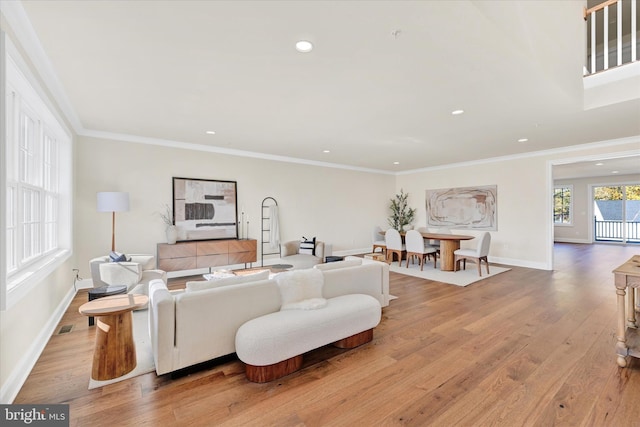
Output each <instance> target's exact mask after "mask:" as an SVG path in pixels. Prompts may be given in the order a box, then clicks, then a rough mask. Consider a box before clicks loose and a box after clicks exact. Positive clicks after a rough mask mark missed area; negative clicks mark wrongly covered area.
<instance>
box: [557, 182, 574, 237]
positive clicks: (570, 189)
mask: <svg viewBox="0 0 640 427" xmlns="http://www.w3.org/2000/svg"><path fill="white" fill-rule="evenodd" d="M559 189H561V190H568V192H569V214H568V215H567V216H568V221H567V222H556V191H557V190H559ZM563 194H564V192H563ZM573 194H574V192H573V185H572V184H560V185H554V186H553V203H552V204H553V225H554V227H570V226H572V225H573Z"/></svg>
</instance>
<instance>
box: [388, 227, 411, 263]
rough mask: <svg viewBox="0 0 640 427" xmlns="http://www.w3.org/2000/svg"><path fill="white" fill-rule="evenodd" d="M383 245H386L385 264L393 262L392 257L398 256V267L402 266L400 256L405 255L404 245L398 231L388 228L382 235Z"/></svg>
mask: <svg viewBox="0 0 640 427" xmlns="http://www.w3.org/2000/svg"><path fill="white" fill-rule="evenodd" d="M384 240H385V244H386V245H387V262H388V263H392V262H393V256H394V255H396V254H397V255H398V266H402V255H404V254H405V253H406V247H405V244H404V243H402V237H400V232H398V230H396V229H393V228H390V229H388V230H387V231H386V233H385V234H384Z"/></svg>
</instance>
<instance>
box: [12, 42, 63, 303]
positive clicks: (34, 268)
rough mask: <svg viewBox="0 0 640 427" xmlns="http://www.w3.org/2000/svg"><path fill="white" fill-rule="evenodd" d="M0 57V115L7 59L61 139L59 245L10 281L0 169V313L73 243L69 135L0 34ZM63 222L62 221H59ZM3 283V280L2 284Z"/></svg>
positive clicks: (59, 261) (51, 268) (50, 270)
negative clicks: (41, 104) (27, 86)
mask: <svg viewBox="0 0 640 427" xmlns="http://www.w3.org/2000/svg"><path fill="white" fill-rule="evenodd" d="M0 54H2V55H5V57H4V58H3V60H2V61H1V62H2V64H3V66H1V67H0V111H3V112H5V111H6V105H5V104H6V102H5V101H6V96H7V94H6V89H7V69H6V67H7V66H8V63H9V60H8V58H9V57H10V58H11V59H12V60H13V62H14V63H15V65H16V66H17V68H18V70H19V71H20V72H21V73H22V75H23V76H24V77H25V78H26V80H27V82H28V83H29V85H30V86H31V88H32V89H33V90H34V91H35V92H36V94H37V96H38V97H39V99H40V102H42V103H43V104H44V107H45V108H46V110H48V111H47V112H46V113H45V114H49V115H50V116H51V118H52V119H53V121H54V122H55V124H56V125H57V128H56V129H53V131H54V132H55V133H56V134H57V135H58V136H62V137H63V139H64V140H63V141H61V143H60V146H59V150H60V158H61V159H63V160H62V162H61V167H60V169H61V170H60V173H61V175H60V177H59V178H60V182H59V186H60V187H59V188H60V190H59V191H60V199H59V204H60V211H59V218H61V221H63V222H61V228H60V235H59V244H58V248H57V249H56V250H53V251H51V252H50V253H48V254H47V255H45V256H42V257H39V258H38V259H37V260H35V261H34V262H33V263H31V264H28V265H26V266H24V267H23V268H21V269H20V270H19V271H18V272H16V273H14V274H12V276H11V277H9V278H8V277H7V263H6V254H5V248H6V237H7V236H6V218H5V215H4V213H5V212H6V197H7V194H6V186H7V176H6V173H7V168H6V167H2V172H1V173H0V209H2V215H0V245H2V248H3V249H2V254H3V255H2V256H0V310H6V309H9V308H11V307H12V306H13V305H15V304H16V303H17V302H18V301H20V300H21V299H22V298H24V297H25V296H26V295H27V294H29V292H30V291H31V290H32V289H34V288H35V287H36V285H38V284H40V283H42V281H43V280H44V279H45V278H46V277H47V276H48V275H51V274H53V273H54V272H55V271H56V269H58V268H60V266H62V265H63V264H64V263H65V262H66V261H67V260H68V259H69V258H70V257H71V254H72V249H73V248H72V241H73V229H72V224H73V218H72V215H73V211H72V191H73V174H72V169H73V168H72V166H73V152H72V147H73V138H72V136H71V132H70V131H69V129H68V128H67V127H66V125H65V122H64V121H63V120H62V119H61V117H60V116H59V114H58V112H57V110H56V108H55V107H54V106H53V104H52V102H51V100H50V99H49V98H48V96H47V95H46V92H45V91H44V90H43V89H42V87H41V85H40V84H39V82H38V80H37V79H36V78H35V77H34V75H33V73H32V72H31V70H30V69H29V67H28V66H27V64H26V62H25V61H24V60H23V59H22V57H21V55H20V54H19V52H18V50H17V48H16V47H15V46H14V45H13V43H12V42H11V40H10V39H9V38H8V37H7V35H6V33H5V32H3V31H0ZM6 125H7V123H6V114H4V113H3V114H0V129H7V126H6ZM6 147H7V132H6V131H5V132H0V158H2V159H6V158H7V149H6ZM63 218H64V219H63ZM5 279H6V280H5Z"/></svg>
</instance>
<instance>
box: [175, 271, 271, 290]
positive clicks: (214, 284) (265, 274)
mask: <svg viewBox="0 0 640 427" xmlns="http://www.w3.org/2000/svg"><path fill="white" fill-rule="evenodd" d="M268 278H269V270H262V271H259V272H257V273H253V274H243V275H241V276H233V277H225V278H222V279H216V280H207V281H202V280H199V281H194V282H187V284H186V286H185V290H186V291H187V292H195V291H204V290H207V289H213V288H219V287H221V286H229V285H237V284H240V283H249V282H256V281H258V280H266V279H268Z"/></svg>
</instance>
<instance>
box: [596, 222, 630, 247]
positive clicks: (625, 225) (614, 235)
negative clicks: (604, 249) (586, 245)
mask: <svg viewBox="0 0 640 427" xmlns="http://www.w3.org/2000/svg"><path fill="white" fill-rule="evenodd" d="M625 229H626V239H627V242H628V243H640V222H632V221H627V222H622V221H597V220H596V221H595V233H594V236H595V239H596V241H600V242H606V241H608V242H622V241H624V239H625V233H624V232H625Z"/></svg>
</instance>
